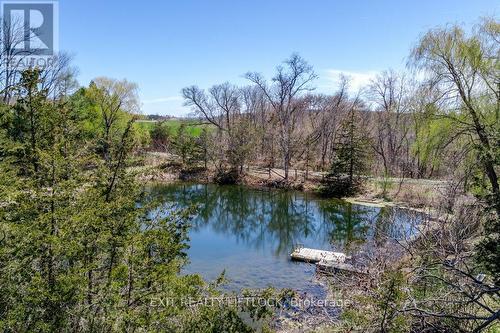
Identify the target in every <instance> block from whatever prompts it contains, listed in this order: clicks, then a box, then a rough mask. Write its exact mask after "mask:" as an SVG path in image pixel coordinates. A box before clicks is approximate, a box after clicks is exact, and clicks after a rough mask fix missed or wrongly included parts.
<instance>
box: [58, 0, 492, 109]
mask: <svg viewBox="0 0 500 333" xmlns="http://www.w3.org/2000/svg"><path fill="white" fill-rule="evenodd" d="M485 15H494V16H496V17H499V15H500V2H499V1H494V0H468V1H467V0H453V1H452V0H433V1H431V0H414V1H405V0H399V1H392V0H391V1H383V0H380V1H369V0H366V1H361V0H359V1H347V0H300V1H299V0H267V1H265V0H245V1H243V0H232V1H229V0H211V1H209V0H205V1H202V0H198V1H195V0H184V1H181V0H177V1H174V0H167V1H159V0H158V1H123V0H122V1H118V0H113V1H111V0H106V1H104V0H85V1H76V0H60V2H59V18H60V28H59V31H60V38H59V43H60V44H59V45H60V50H61V51H66V52H68V53H70V54H72V55H73V56H74V60H73V63H74V65H75V66H76V67H78V69H79V77H78V79H79V81H80V83H81V84H82V85H87V84H88V83H89V81H90V80H91V79H92V78H94V77H96V76H109V77H113V78H118V79H122V78H126V79H128V80H130V81H133V82H136V83H138V84H139V87H140V97H141V101H142V103H143V112H144V113H152V114H171V115H185V114H187V113H188V112H189V110H188V109H186V108H184V107H183V106H182V99H181V98H180V90H181V89H182V88H183V87H185V86H188V85H192V84H196V85H198V86H200V87H202V88H208V87H210V86H211V85H212V84H215V83H222V82H224V81H230V82H234V83H236V84H244V83H245V80H244V79H243V78H242V75H243V74H244V73H245V72H247V71H250V70H251V71H258V72H261V73H263V74H264V75H266V76H267V77H270V76H271V75H272V73H273V71H274V68H275V66H276V65H278V64H279V63H280V62H281V61H283V60H284V59H286V58H287V57H288V56H289V55H290V54H292V53H293V52H297V53H299V54H300V55H301V56H302V57H304V58H305V59H306V60H307V61H308V62H309V63H310V64H311V65H313V66H314V69H315V71H316V73H317V74H318V75H319V79H318V80H317V82H316V84H317V87H318V91H319V92H324V93H329V92H333V91H334V89H335V78H336V77H337V75H338V73H339V72H341V71H342V72H347V73H350V74H351V75H352V76H353V79H354V85H361V84H362V83H364V82H366V81H368V80H369V79H370V77H372V76H373V75H374V74H375V73H377V72H379V71H381V70H384V69H388V68H394V69H401V68H403V67H404V65H405V61H406V60H405V57H406V56H407V55H408V52H409V50H410V48H411V46H412V45H413V44H414V43H415V41H416V40H417V39H418V37H419V36H420V35H421V34H422V33H424V32H425V31H426V30H428V29H430V28H433V27H435V26H438V25H444V24H446V23H461V24H464V25H466V26H471V25H472V24H474V23H475V22H477V19H478V18H479V17H480V16H485Z"/></svg>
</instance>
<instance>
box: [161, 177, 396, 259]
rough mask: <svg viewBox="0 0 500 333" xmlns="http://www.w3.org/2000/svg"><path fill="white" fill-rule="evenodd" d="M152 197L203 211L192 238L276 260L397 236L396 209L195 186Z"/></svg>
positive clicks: (167, 187)
mask: <svg viewBox="0 0 500 333" xmlns="http://www.w3.org/2000/svg"><path fill="white" fill-rule="evenodd" d="M152 192H153V193H154V194H155V195H161V196H162V197H163V200H164V201H165V202H166V203H174V204H175V206H176V207H179V208H182V207H187V206H190V205H193V204H195V205H197V206H199V207H200V208H199V211H198V214H197V216H196V217H195V218H194V219H193V221H192V232H197V231H199V230H201V229H203V228H210V230H212V231H213V232H215V233H218V234H221V235H225V236H228V237H231V238H233V239H235V240H236V241H237V242H238V243H241V244H242V245H245V246H248V247H254V248H266V249H269V250H270V252H271V253H272V254H274V255H282V254H289V251H290V249H291V248H292V247H293V245H294V244H297V243H302V244H305V245H306V244H307V245H309V246H313V247H317V248H325V247H328V246H329V245H331V247H333V248H335V249H338V250H340V251H347V252H351V251H354V250H355V249H356V248H357V247H358V246H359V245H360V244H363V243H364V242H365V241H366V240H367V239H375V240H377V239H379V238H381V235H386V234H387V233H389V234H390V233H391V232H392V233H394V230H397V228H394V227H395V226H394V223H393V222H394V218H392V214H394V212H392V210H391V209H387V208H383V209H381V208H376V207H366V206H359V205H353V204H351V203H347V202H345V201H341V200H334V199H329V200H325V199H320V198H318V197H316V196H314V195H311V194H306V193H298V192H287V191H278V190H271V191H258V190H252V189H248V188H245V187H243V186H217V185H193V184H173V185H162V186H158V187H155V188H153V189H152ZM396 220H398V219H396ZM396 222H397V221H396ZM393 229H394V230H393Z"/></svg>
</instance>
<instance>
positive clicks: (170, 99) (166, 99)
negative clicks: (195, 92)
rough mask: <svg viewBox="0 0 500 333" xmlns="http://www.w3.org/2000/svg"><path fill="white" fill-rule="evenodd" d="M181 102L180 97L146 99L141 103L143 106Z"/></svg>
mask: <svg viewBox="0 0 500 333" xmlns="http://www.w3.org/2000/svg"><path fill="white" fill-rule="evenodd" d="M181 100H182V97H181V96H167V97H160V98H153V99H147V100H145V101H142V103H143V104H155V103H165V102H177V101H181Z"/></svg>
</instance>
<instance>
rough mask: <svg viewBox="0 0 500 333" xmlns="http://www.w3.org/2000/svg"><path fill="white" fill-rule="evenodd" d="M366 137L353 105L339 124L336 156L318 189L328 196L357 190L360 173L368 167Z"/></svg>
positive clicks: (339, 195) (341, 194) (342, 194)
mask: <svg viewBox="0 0 500 333" xmlns="http://www.w3.org/2000/svg"><path fill="white" fill-rule="evenodd" d="M368 147H369V141H368V137H367V136H366V133H364V132H363V129H362V127H361V120H360V117H359V115H358V114H357V113H356V111H355V110H354V108H352V109H351V110H350V111H349V113H348V115H347V116H346V117H345V119H344V120H343V122H342V124H341V128H340V134H339V136H338V138H337V140H336V142H335V149H334V151H335V157H334V160H333V163H332V165H331V168H330V172H329V173H328V174H327V176H326V177H325V179H324V180H323V184H322V187H321V188H320V192H321V193H322V194H323V195H327V196H336V197H341V196H346V195H351V194H353V193H355V192H356V191H358V190H359V188H360V186H361V178H360V176H361V175H362V174H364V173H365V172H366V170H367V163H368V158H369V153H368V151H369V149H368Z"/></svg>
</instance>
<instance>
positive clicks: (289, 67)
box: [245, 54, 317, 180]
mask: <svg viewBox="0 0 500 333" xmlns="http://www.w3.org/2000/svg"><path fill="white" fill-rule="evenodd" d="M284 63H285V66H278V67H277V69H276V75H275V76H274V77H273V79H272V84H271V85H268V83H267V82H266V80H265V79H264V78H263V77H262V75H260V74H259V73H255V72H254V73H247V74H246V75H245V76H246V78H247V79H248V80H250V81H251V82H253V83H254V84H256V85H257V86H258V87H259V88H260V89H261V90H262V92H263V93H264V95H265V96H266V98H267V100H268V101H269V103H270V105H271V107H272V110H273V112H274V114H275V116H276V121H277V125H278V138H279V139H278V141H279V146H280V148H281V153H282V156H283V169H284V171H285V176H284V178H285V180H288V174H289V169H290V163H291V160H292V158H293V154H294V144H295V139H294V135H295V131H296V125H297V120H298V118H299V114H300V113H301V112H302V111H304V110H305V109H306V107H307V106H306V104H305V103H304V99H303V98H301V97H302V96H303V94H304V93H305V92H309V91H311V90H313V88H312V87H311V83H312V81H314V80H315V79H316V78H317V76H316V74H315V73H314V71H313V69H312V67H311V66H310V65H309V64H308V63H307V62H306V61H305V60H304V59H302V58H301V57H300V56H298V55H297V54H293V55H292V56H291V57H290V58H289V59H288V60H286V61H285V62H284Z"/></svg>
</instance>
